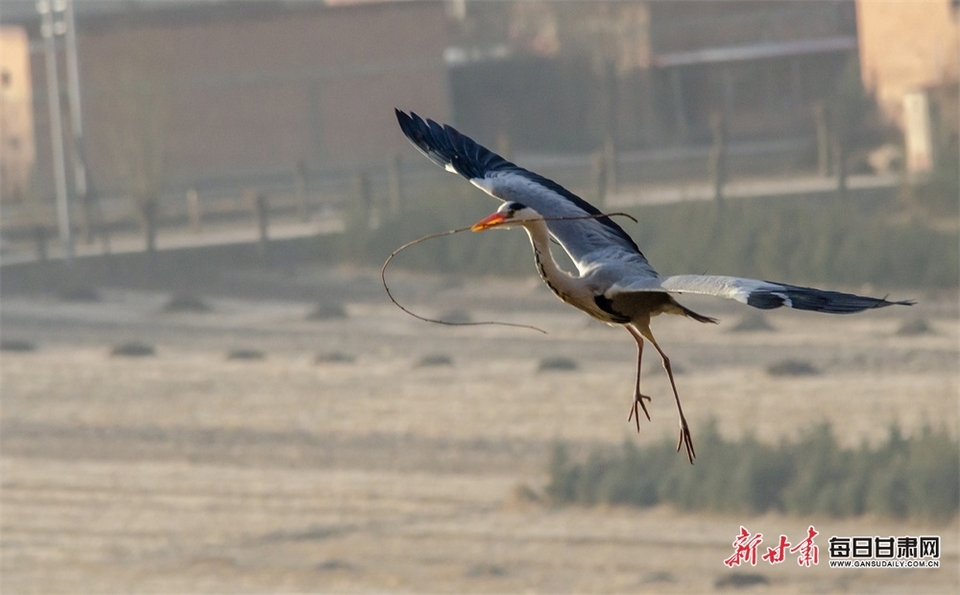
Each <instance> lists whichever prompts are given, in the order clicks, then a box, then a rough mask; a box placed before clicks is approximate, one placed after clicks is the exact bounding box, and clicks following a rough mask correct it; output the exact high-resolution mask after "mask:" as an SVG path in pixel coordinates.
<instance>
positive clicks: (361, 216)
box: [354, 170, 377, 229]
mask: <svg viewBox="0 0 960 595" xmlns="http://www.w3.org/2000/svg"><path fill="white" fill-rule="evenodd" d="M354 192H355V194H354V196H356V201H357V203H356V204H357V208H358V209H359V210H360V212H359V213H358V217H357V223H358V224H359V225H360V226H361V227H362V228H367V229H375V228H376V227H377V225H376V223H377V220H376V213H374V210H373V197H372V195H371V193H370V178H369V176H367V172H365V171H362V170H361V171H359V172H357V177H356V178H355V180H354Z"/></svg>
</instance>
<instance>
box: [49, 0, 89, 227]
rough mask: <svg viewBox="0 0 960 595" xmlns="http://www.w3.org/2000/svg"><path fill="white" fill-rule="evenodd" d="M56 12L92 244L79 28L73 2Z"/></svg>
mask: <svg viewBox="0 0 960 595" xmlns="http://www.w3.org/2000/svg"><path fill="white" fill-rule="evenodd" d="M54 2H55V3H57V5H56V10H58V11H59V10H60V5H61V4H62V5H63V8H64V24H65V25H66V31H65V32H64V36H63V40H64V59H65V60H66V68H67V102H68V105H69V108H70V126H71V130H72V132H73V152H72V157H73V189H74V192H75V193H76V196H77V197H78V198H79V199H80V204H81V205H82V206H83V210H84V214H85V220H86V233H87V238H86V241H90V218H91V217H90V198H91V197H90V196H88V193H89V190H88V188H87V155H86V147H85V144H84V140H83V112H82V111H81V109H80V67H79V65H78V64H77V24H76V20H75V18H74V10H73V0H54Z"/></svg>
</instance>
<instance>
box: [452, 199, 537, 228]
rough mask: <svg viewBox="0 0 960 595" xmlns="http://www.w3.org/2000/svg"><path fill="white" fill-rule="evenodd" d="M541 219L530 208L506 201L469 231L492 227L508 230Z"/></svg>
mask: <svg viewBox="0 0 960 595" xmlns="http://www.w3.org/2000/svg"><path fill="white" fill-rule="evenodd" d="M542 219H543V218H542V217H541V216H540V213H538V212H536V211H534V210H533V209H531V208H530V207H528V206H526V205H522V204H520V203H518V202H513V201H508V202H505V203H503V204H502V205H500V208H499V209H497V211H496V212H495V213H494V214H492V215H490V216H489V217H484V218H483V219H481V220H480V221H478V222H476V223H475V224H474V225H473V227H471V228H470V229H471V230H472V231H483V230H485V229H490V228H492V227H502V228H509V227H514V226H517V225H524V224H526V223H529V222H530V221H535V220H536V221H539V220H542Z"/></svg>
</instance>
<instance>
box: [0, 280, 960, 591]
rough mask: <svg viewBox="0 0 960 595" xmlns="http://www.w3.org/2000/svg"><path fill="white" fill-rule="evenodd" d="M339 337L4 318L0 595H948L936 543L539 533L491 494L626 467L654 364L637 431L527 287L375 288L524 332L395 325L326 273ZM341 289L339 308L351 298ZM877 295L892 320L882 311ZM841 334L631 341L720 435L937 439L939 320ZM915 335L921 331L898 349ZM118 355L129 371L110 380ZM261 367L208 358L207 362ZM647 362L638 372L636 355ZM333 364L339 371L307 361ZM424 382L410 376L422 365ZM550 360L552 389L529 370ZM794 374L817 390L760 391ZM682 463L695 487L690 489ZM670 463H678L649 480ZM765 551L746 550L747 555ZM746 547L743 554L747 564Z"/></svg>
mask: <svg viewBox="0 0 960 595" xmlns="http://www.w3.org/2000/svg"><path fill="white" fill-rule="evenodd" d="M325 275H327V276H325V277H323V279H322V280H321V286H322V287H327V288H329V295H337V296H342V297H343V298H344V300H345V301H344V303H345V305H346V311H347V314H348V316H347V317H346V318H342V319H330V320H320V321H308V320H306V318H307V314H308V313H309V312H310V311H311V310H312V309H313V308H314V306H315V304H312V303H304V302H289V301H278V300H269V299H266V300H256V301H253V300H243V299H238V298H235V297H224V296H220V297H209V298H206V300H207V302H208V303H209V304H210V305H211V306H212V307H213V311H212V312H211V313H183V314H169V313H164V312H163V305H164V303H165V302H166V300H167V299H168V296H167V295H164V294H159V293H149V292H134V291H122V290H112V291H104V292H103V300H102V301H100V302H96V303H87V304H83V303H63V302H59V301H57V300H55V299H53V298H47V297H43V296H39V297H38V296H31V297H22V296H4V299H3V301H2V304H0V316H2V333H3V338H4V339H12V338H19V339H26V340H29V341H32V342H33V343H35V344H36V345H37V346H38V349H37V350H36V351H34V352H27V353H15V352H9V351H7V352H3V354H2V367H0V369H2V377H0V380H2V397H3V401H2V407H3V409H2V436H0V440H2V443H0V446H2V469H0V470H2V505H3V506H2V531H3V535H2V555H3V566H2V571H3V576H2V580H3V585H2V586H3V591H4V592H9V593H28V592H36V593H51V592H79V591H84V592H106V591H112V592H116V591H119V592H291V591H294V592H358V591H363V592H370V591H397V592H522V591H533V592H598V593H610V592H705V591H712V590H716V589H717V588H719V587H718V585H719V584H722V583H718V581H722V580H723V579H725V578H728V577H729V575H731V574H733V573H741V574H743V573H749V574H756V575H761V576H763V577H765V578H766V579H767V580H769V584H767V585H766V586H764V587H762V589H763V590H764V591H765V592H783V593H795V592H864V591H870V592H890V593H895V592H912V593H918V592H930V593H941V592H942V593H955V592H957V591H958V589H960V581H958V570H960V564H958V535H957V533H958V526H957V522H956V520H954V521H952V522H951V523H949V524H948V525H927V524H924V523H920V522H918V521H906V522H894V521H890V520H885V519H876V518H859V519H847V520H842V521H838V520H835V519H829V518H819V517H817V518H792V517H782V516H777V515H764V516H762V517H748V516H744V515H729V516H707V515H691V514H682V513H679V512H676V511H673V510H671V509H670V508H668V507H658V508H654V509H645V510H635V509H617V508H614V509H611V508H597V509H585V508H577V507H570V508H553V507H549V506H545V505H541V504H537V503H532V502H528V501H526V500H524V499H522V498H518V497H517V496H516V492H517V487H518V486H529V487H531V488H533V490H534V491H538V490H540V489H542V486H543V484H544V483H545V480H546V476H545V469H546V461H547V459H548V457H549V453H550V449H551V445H552V444H553V442H554V441H556V440H564V441H567V442H569V443H571V444H572V445H574V447H576V448H582V449H586V448H589V447H590V446H592V445H596V444H619V443H620V442H622V441H623V440H624V439H629V440H632V441H635V442H636V443H637V444H638V445H639V446H640V447H641V448H642V447H643V445H644V444H651V443H653V442H655V441H659V440H660V439H661V437H663V436H670V437H672V436H674V434H675V432H676V418H675V415H676V414H675V410H674V406H673V403H672V398H671V397H670V394H669V386H668V384H667V382H666V379H665V377H664V375H663V372H662V371H661V370H660V368H659V362H658V361H657V360H656V359H655V358H654V357H652V356H653V355H654V354H652V353H650V354H646V356H647V358H645V361H644V366H645V368H644V369H645V376H644V387H645V392H647V393H649V394H651V395H653V396H654V402H653V404H652V407H651V414H652V416H653V421H652V423H648V424H647V425H646V426H645V427H644V430H643V433H642V434H640V435H639V436H638V435H637V434H636V433H633V432H632V431H631V427H630V425H629V424H627V421H626V414H627V411H628V408H629V405H630V402H629V398H630V397H629V395H630V387H631V383H632V374H633V359H634V357H635V355H634V347H633V344H632V341H631V339H630V338H629V336H628V335H627V334H626V333H625V332H623V331H622V330H619V329H610V328H606V327H604V326H602V325H599V324H596V323H593V322H592V321H590V320H588V319H586V318H585V317H583V316H582V315H580V314H579V313H577V312H574V311H571V310H568V309H567V308H566V307H565V306H563V305H562V304H559V302H556V301H555V300H554V299H553V298H552V297H551V296H549V294H546V293H545V290H544V289H543V288H542V287H540V286H539V285H537V284H535V283H528V282H517V281H512V282H511V281H497V280H486V281H484V282H483V283H463V282H456V281H451V280H449V279H437V278H417V277H412V276H404V275H402V274H401V275H398V276H397V279H396V292H397V294H398V297H402V298H404V299H405V300H407V305H408V306H411V307H414V308H418V309H419V311H421V312H423V313H424V314H426V315H430V316H438V315H444V314H445V313H450V312H452V311H454V310H466V311H467V312H468V313H469V315H470V317H471V318H472V319H473V320H503V321H511V322H520V323H530V324H535V325H537V326H539V327H541V328H543V329H545V330H547V331H548V332H549V334H547V335H541V334H538V333H536V332H533V331H529V330H520V329H513V328H505V327H495V326H475V327H460V328H454V327H443V326H439V325H429V324H425V323H422V322H419V321H416V320H414V319H412V318H409V317H407V316H406V315H404V314H403V313H402V312H400V311H399V310H397V309H396V308H395V307H393V306H392V305H391V304H389V302H387V300H386V299H385V298H384V297H383V296H382V294H378V293H376V292H371V291H370V289H371V287H374V288H375V286H376V283H375V282H372V281H371V279H370V277H369V275H367V274H366V273H343V272H340V273H337V272H327V273H325ZM349 287H355V288H358V289H357V290H356V292H354V293H353V294H351V292H350V291H349ZM897 297H899V296H897ZM917 297H920V298H921V300H922V301H921V304H920V305H918V306H917V307H915V308H914V309H913V310H914V311H913V312H910V311H907V310H906V309H900V310H899V311H898V310H894V309H887V310H884V311H877V312H870V313H866V314H862V315H858V316H853V317H827V316H816V315H809V314H804V313H794V312H786V311H785V312H776V313H774V314H771V315H770V316H769V318H768V320H769V321H770V322H771V323H772V324H773V325H774V326H775V327H776V330H775V331H774V332H749V333H734V332H731V331H730V328H731V327H733V326H734V324H735V322H736V321H737V320H738V319H739V318H740V317H741V316H743V315H744V314H745V313H746V309H745V308H744V309H741V308H739V307H738V306H737V305H736V304H717V303H716V302H694V301H690V302H689V305H691V306H696V307H697V308H699V309H700V310H702V311H704V313H708V314H712V315H719V316H720V317H721V318H723V319H724V321H725V324H722V325H720V326H717V327H713V326H708V325H698V324H696V323H693V322H690V321H686V320H679V319H666V320H657V321H656V322H657V324H656V325H655V331H656V332H657V336H658V340H659V342H660V344H661V345H662V346H663V347H664V349H665V350H666V351H667V353H669V354H670V355H671V357H672V358H673V361H674V364H675V366H676V367H677V368H678V369H679V370H680V371H679V373H678V375H677V382H678V385H679V388H680V391H681V396H682V397H683V398H684V404H685V410H686V411H687V414H688V417H689V418H690V421H691V423H692V424H693V432H694V440H696V436H697V434H696V432H697V428H698V427H702V425H703V424H704V423H705V422H706V421H707V420H708V419H710V418H715V419H716V420H717V422H718V425H719V428H720V430H721V432H722V433H724V434H726V435H729V436H737V435H741V434H742V433H744V432H752V433H753V434H754V435H756V436H757V437H758V438H760V439H762V440H770V441H776V440H780V439H781V438H783V437H792V436H795V435H796V434H797V433H798V432H801V431H803V430H804V429H806V428H808V427H809V426H810V425H812V424H814V423H817V422H819V421H823V420H827V421H830V422H832V423H833V425H834V427H835V428H837V429H838V431H839V429H841V428H842V434H841V435H840V436H839V439H840V440H841V441H842V442H843V443H845V444H857V443H859V442H860V441H861V440H863V439H867V440H878V439H880V438H882V437H884V436H885V434H886V432H887V428H888V427H889V425H890V424H892V423H897V424H899V425H900V426H901V427H902V428H904V430H905V431H906V432H908V433H909V432H912V431H914V430H916V429H918V428H920V427H922V426H923V425H924V424H931V425H934V426H937V427H947V428H949V429H950V430H951V432H953V433H954V434H955V433H956V431H957V428H958V398H957V397H958V394H960V381H958V338H960V324H958V313H957V311H956V303H955V301H954V300H953V299H952V298H950V299H924V298H925V297H929V296H925V295H919V296H917ZM915 314H920V315H923V316H924V317H925V318H926V320H927V321H928V322H929V323H930V324H931V325H932V326H933V328H934V331H935V332H934V333H933V334H926V335H920V336H915V337H900V336H897V335H896V330H897V329H898V328H899V326H900V325H901V324H902V322H903V321H904V320H905V319H906V318H908V317H910V316H913V315H915ZM128 340H139V341H143V342H146V343H150V344H152V345H154V346H155V347H156V349H157V353H156V355H155V356H153V357H143V358H123V357H113V356H111V355H110V353H109V352H110V348H111V346H113V345H115V344H117V343H120V342H123V341H128ZM240 348H244V349H256V350H260V351H262V352H263V353H264V354H265V358H264V359H262V360H240V361H237V360H228V359H227V358H226V353H227V352H228V351H230V350H233V349H240ZM648 351H652V350H648ZM333 352H338V353H341V354H346V355H349V356H352V357H354V358H355V359H354V360H353V361H352V362H344V363H316V362H315V361H314V358H315V355H316V354H329V353H333ZM437 355H445V356H448V357H449V358H450V359H451V361H452V365H447V366H423V365H418V362H420V361H421V360H422V359H423V358H424V357H426V356H437ZM554 356H565V357H569V358H571V359H573V360H575V361H576V362H577V363H578V364H579V368H578V370H576V371H572V372H539V371H538V370H537V367H538V364H539V362H540V360H541V359H543V358H546V357H554ZM785 359H796V360H803V361H807V362H809V363H811V364H812V365H814V366H815V367H816V368H817V369H818V370H819V371H820V373H819V374H817V375H813V376H808V377H788V378H784V377H773V376H770V375H769V374H767V373H766V371H765V369H766V367H767V366H768V365H769V364H771V363H774V362H778V361H782V360H785ZM709 459H710V457H709V453H700V458H698V461H697V464H703V465H708V464H710V460H709ZM675 464H677V465H686V464H687V463H686V462H685V459H684V458H683V457H682V456H681V455H679V454H678V455H677V459H676V463H675ZM811 524H812V525H814V526H815V527H816V529H817V530H818V531H820V533H821V536H822V537H823V540H822V543H821V547H822V552H823V553H822V554H821V556H822V558H824V559H825V558H826V555H825V550H826V539H827V538H829V536H830V535H919V534H930V533H933V534H939V535H941V536H942V538H943V544H942V549H943V554H942V556H941V560H942V567H941V568H940V569H939V570H831V569H829V568H828V567H827V566H826V564H825V563H824V560H823V559H822V560H821V564H820V565H819V566H818V567H815V568H801V567H799V566H798V565H796V564H795V563H787V564H782V565H780V566H771V565H769V564H767V563H761V564H758V565H757V566H756V567H755V568H753V567H747V568H741V569H739V570H735V571H732V570H730V569H728V568H727V567H725V566H724V565H723V560H724V559H725V558H727V557H728V556H730V555H731V554H732V553H733V548H732V547H731V542H732V540H733V539H734V537H736V535H737V532H738V531H739V527H740V525H746V526H747V527H748V528H749V529H750V531H752V532H763V533H764V535H767V536H776V535H779V534H780V533H784V534H787V535H790V536H800V535H803V534H804V532H805V530H806V528H807V526H808V525H811ZM771 541H773V538H772V537H771ZM765 543H766V541H765Z"/></svg>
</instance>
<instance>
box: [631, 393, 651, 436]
mask: <svg viewBox="0 0 960 595" xmlns="http://www.w3.org/2000/svg"><path fill="white" fill-rule="evenodd" d="M645 400H646V401H650V400H651V399H650V397H648V396H647V395H643V394H640V393H637V394H636V395H634V400H633V407H631V408H630V417H628V418H627V421H628V422H629V421H630V420H632V419H636V420H637V432H639V431H640V412H639V411H637V405H640V408H641V409H643V414H644V415H645V416H647V421H650V412H649V411H647V404H646V403H644V401H645Z"/></svg>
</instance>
